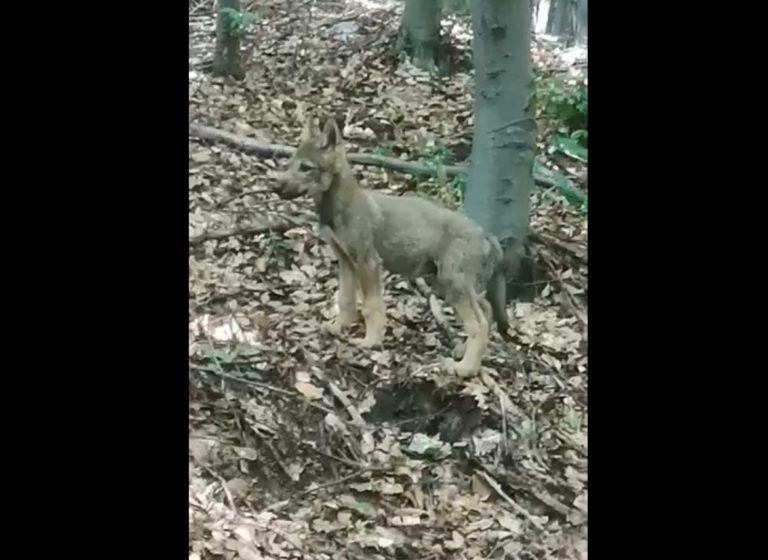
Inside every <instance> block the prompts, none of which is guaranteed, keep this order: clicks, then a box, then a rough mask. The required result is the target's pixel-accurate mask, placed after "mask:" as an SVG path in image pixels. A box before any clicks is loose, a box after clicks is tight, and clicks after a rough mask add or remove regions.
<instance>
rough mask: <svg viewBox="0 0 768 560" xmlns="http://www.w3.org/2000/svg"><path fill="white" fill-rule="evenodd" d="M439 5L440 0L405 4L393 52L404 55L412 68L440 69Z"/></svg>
mask: <svg viewBox="0 0 768 560" xmlns="http://www.w3.org/2000/svg"><path fill="white" fill-rule="evenodd" d="M442 4H443V3H442V0H405V8H404V9H403V17H402V20H401V21H400V33H399V35H398V38H397V46H396V49H397V50H398V51H404V52H405V53H406V54H407V55H408V57H410V59H411V61H412V62H413V64H414V65H416V66H418V67H419V68H423V69H425V70H436V69H438V68H440V67H441V66H442V58H443V48H442V40H441V37H440V19H441V17H442V10H443V6H442Z"/></svg>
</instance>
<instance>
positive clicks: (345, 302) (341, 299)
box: [327, 253, 357, 335]
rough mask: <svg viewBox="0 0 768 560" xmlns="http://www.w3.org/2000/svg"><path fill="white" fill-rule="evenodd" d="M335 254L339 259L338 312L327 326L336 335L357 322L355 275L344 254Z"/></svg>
mask: <svg viewBox="0 0 768 560" xmlns="http://www.w3.org/2000/svg"><path fill="white" fill-rule="evenodd" d="M336 256H337V257H338V261H339V294H338V304H339V314H338V315H337V316H336V318H335V319H334V320H333V321H331V322H330V323H328V325H327V327H328V330H329V331H330V332H332V333H333V334H337V335H338V334H340V333H341V332H342V331H343V330H344V329H346V328H348V327H351V326H352V325H354V324H355V323H356V322H357V277H356V276H355V271H354V268H353V267H352V263H351V262H350V261H349V259H348V258H347V257H346V255H343V254H340V253H337V255H336Z"/></svg>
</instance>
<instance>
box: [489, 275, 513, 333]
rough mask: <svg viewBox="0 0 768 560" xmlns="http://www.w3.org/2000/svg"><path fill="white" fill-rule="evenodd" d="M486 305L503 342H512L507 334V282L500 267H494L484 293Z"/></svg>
mask: <svg viewBox="0 0 768 560" xmlns="http://www.w3.org/2000/svg"><path fill="white" fill-rule="evenodd" d="M486 294H487V296H486V297H487V298H488V303H490V304H491V311H492V312H493V320H494V321H496V326H497V327H498V329H499V334H501V337H502V338H503V339H504V340H507V341H509V340H512V337H511V336H510V334H509V318H508V317H507V280H506V278H504V271H503V270H502V267H501V266H498V265H497V266H496V269H495V270H494V271H493V275H492V276H491V279H490V280H489V281H488V289H487V291H486Z"/></svg>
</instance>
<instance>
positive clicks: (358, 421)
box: [326, 379, 365, 427]
mask: <svg viewBox="0 0 768 560" xmlns="http://www.w3.org/2000/svg"><path fill="white" fill-rule="evenodd" d="M326 383H327V384H328V387H329V388H330V390H331V393H333V394H334V396H335V397H336V398H337V399H339V401H341V404H343V405H344V408H346V409H347V412H348V413H349V416H350V417H351V418H352V422H353V423H354V424H355V425H357V426H360V427H363V426H365V420H363V417H362V416H360V413H359V412H358V411H357V409H356V408H355V407H354V405H353V404H352V403H351V402H350V400H349V399H348V398H347V395H345V394H344V391H342V390H341V389H340V388H339V386H338V385H336V383H334V382H333V381H331V380H330V379H327V380H326Z"/></svg>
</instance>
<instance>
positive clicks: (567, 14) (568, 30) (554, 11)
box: [547, 0, 575, 41]
mask: <svg viewBox="0 0 768 560" xmlns="http://www.w3.org/2000/svg"><path fill="white" fill-rule="evenodd" d="M574 8H575V5H574V0H550V4H549V17H548V19H547V33H549V34H551V35H556V36H557V37H562V38H563V39H564V40H566V41H569V40H572V39H573V36H574V30H573V12H574Z"/></svg>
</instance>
